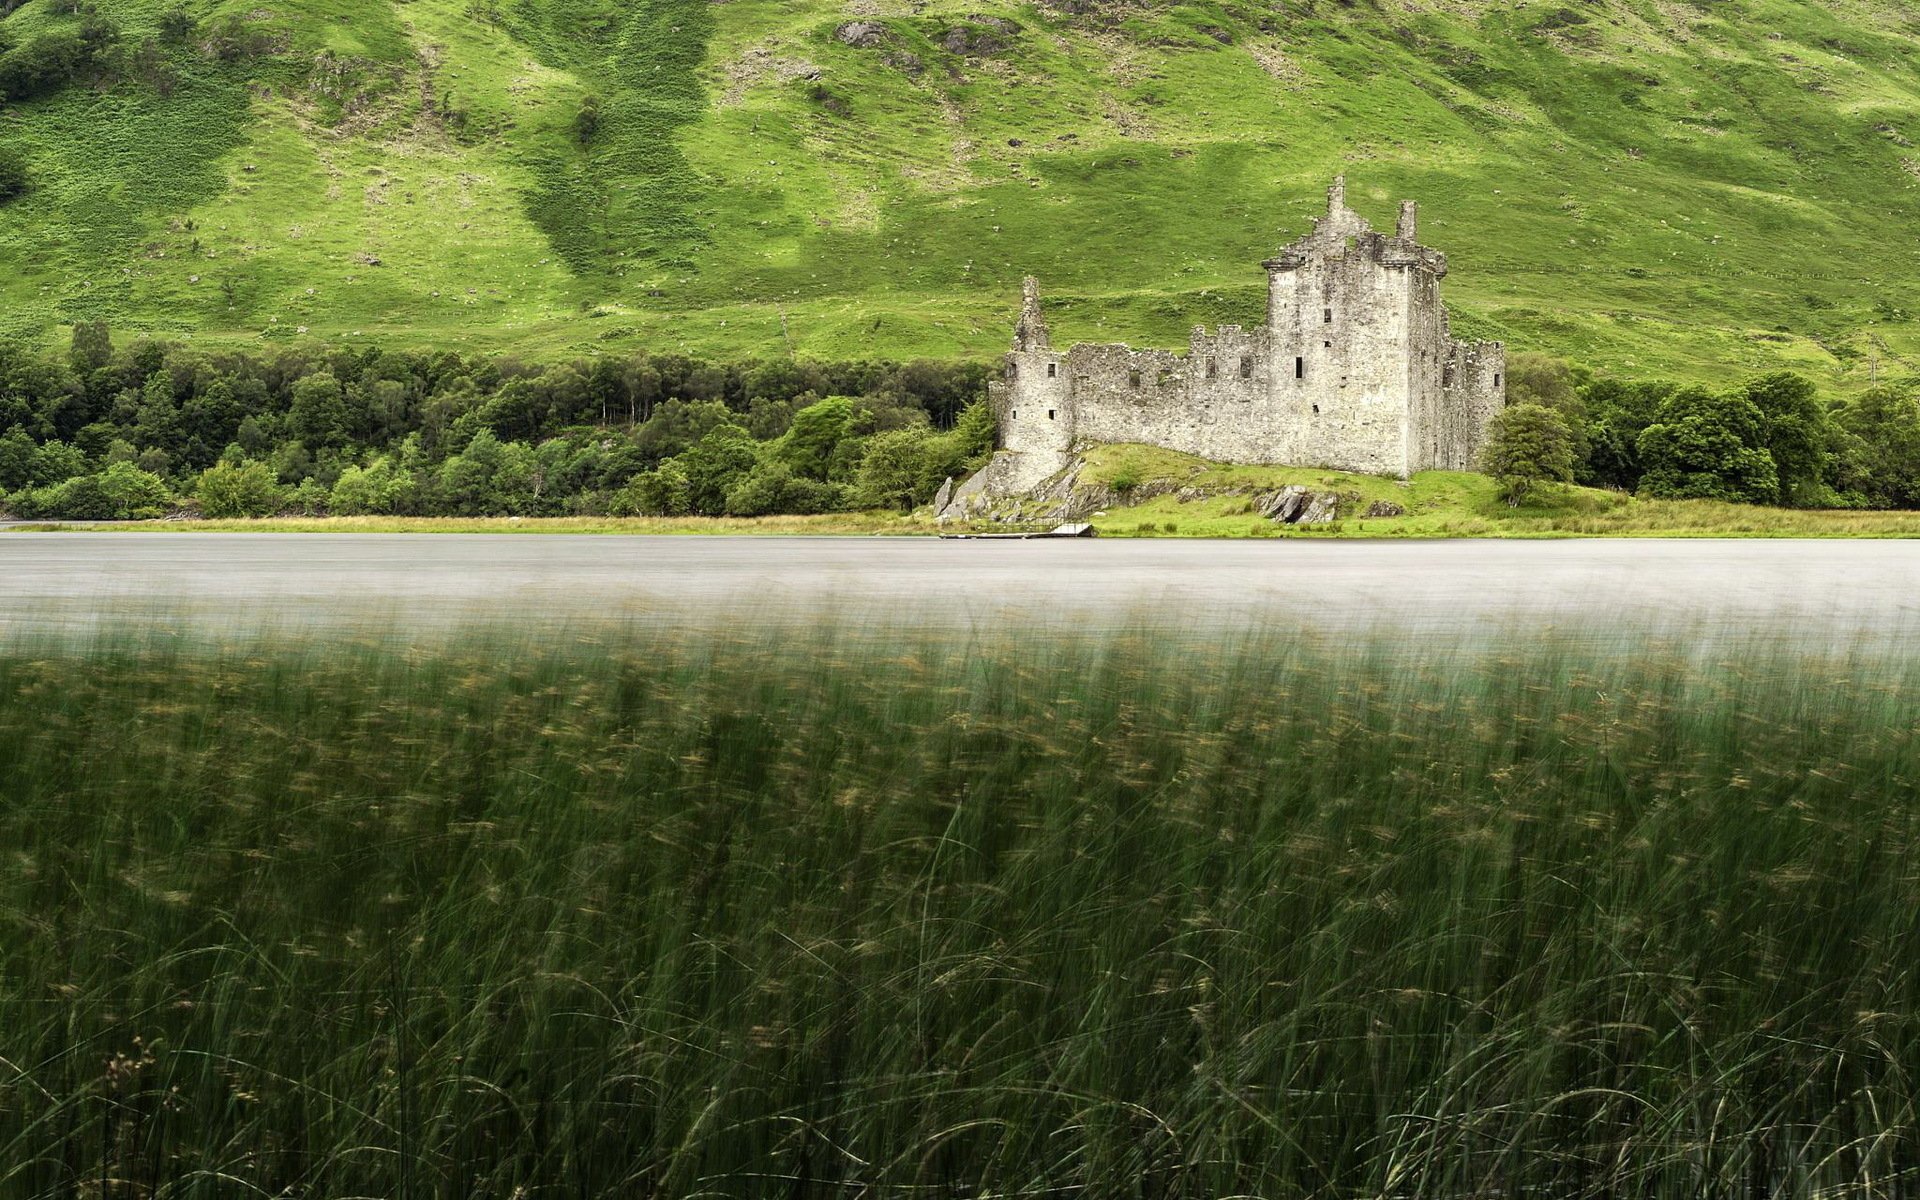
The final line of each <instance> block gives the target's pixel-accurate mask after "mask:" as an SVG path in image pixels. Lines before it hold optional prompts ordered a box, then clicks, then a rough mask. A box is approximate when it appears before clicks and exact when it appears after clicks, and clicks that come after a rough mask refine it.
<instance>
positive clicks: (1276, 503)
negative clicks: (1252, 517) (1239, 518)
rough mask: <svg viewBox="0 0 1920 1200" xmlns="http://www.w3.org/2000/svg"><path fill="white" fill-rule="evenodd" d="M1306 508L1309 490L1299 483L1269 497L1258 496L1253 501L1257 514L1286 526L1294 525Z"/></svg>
mask: <svg viewBox="0 0 1920 1200" xmlns="http://www.w3.org/2000/svg"><path fill="white" fill-rule="evenodd" d="M1306 506H1307V489H1305V488H1303V487H1301V486H1300V485H1299V484H1297V483H1296V484H1293V485H1291V486H1289V487H1283V488H1281V489H1280V490H1279V491H1277V492H1273V493H1271V494H1269V495H1265V496H1257V497H1255V498H1254V501H1253V509H1254V511H1255V512H1257V513H1259V514H1260V515H1261V516H1263V517H1266V518H1268V519H1270V520H1274V521H1280V522H1283V523H1286V524H1292V523H1293V521H1294V520H1295V519H1296V518H1298V517H1299V515H1300V512H1301V510H1302V509H1304V508H1306Z"/></svg>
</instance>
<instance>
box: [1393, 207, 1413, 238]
mask: <svg viewBox="0 0 1920 1200" xmlns="http://www.w3.org/2000/svg"><path fill="white" fill-rule="evenodd" d="M1419 212H1420V206H1419V205H1417V204H1415V203H1414V202H1413V201H1411V200H1402V201H1401V202H1400V223H1399V224H1398V225H1396V226H1394V230H1393V236H1395V237H1397V238H1399V239H1400V240H1401V241H1403V242H1417V241H1419V240H1420V228H1419V225H1420V221H1419Z"/></svg>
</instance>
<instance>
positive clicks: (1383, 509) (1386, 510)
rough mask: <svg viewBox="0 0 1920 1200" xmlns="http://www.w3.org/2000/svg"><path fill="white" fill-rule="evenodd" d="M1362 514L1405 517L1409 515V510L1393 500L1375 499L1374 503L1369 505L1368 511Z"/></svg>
mask: <svg viewBox="0 0 1920 1200" xmlns="http://www.w3.org/2000/svg"><path fill="white" fill-rule="evenodd" d="M1362 515H1364V516H1369V517H1404V516H1406V515H1407V510H1406V509H1404V508H1401V507H1400V506H1399V505H1398V504H1395V503H1394V502H1393V501H1391V500H1375V501H1374V502H1373V503H1372V504H1369V505H1367V511H1366V512H1365V513H1364V514H1362Z"/></svg>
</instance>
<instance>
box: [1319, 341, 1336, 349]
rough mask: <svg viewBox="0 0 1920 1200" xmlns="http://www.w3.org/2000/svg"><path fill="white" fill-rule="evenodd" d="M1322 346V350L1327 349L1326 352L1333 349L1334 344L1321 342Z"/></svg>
mask: <svg viewBox="0 0 1920 1200" xmlns="http://www.w3.org/2000/svg"><path fill="white" fill-rule="evenodd" d="M1320 346H1321V348H1322V349H1326V350H1331V349H1333V343H1332V342H1331V341H1326V342H1321V343H1320Z"/></svg>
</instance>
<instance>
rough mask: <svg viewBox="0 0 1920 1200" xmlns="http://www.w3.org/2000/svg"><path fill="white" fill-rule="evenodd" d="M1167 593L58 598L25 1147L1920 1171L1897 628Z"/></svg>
mask: <svg viewBox="0 0 1920 1200" xmlns="http://www.w3.org/2000/svg"><path fill="white" fill-rule="evenodd" d="M1154 645H1155V643H1154V641H1153V639H1150V638H1145V639H1141V640H1128V639H1121V640H1116V641H1111V642H1098V641H1067V642H1062V641H1052V642H1048V643H1046V644H1034V643H1021V642H1015V641H1007V642H997V643H988V644H978V643H976V644H969V645H965V646H959V645H942V644H936V643H920V644H904V645H903V644H890V645H877V644H872V643H868V642H864V641H862V640H860V639H859V638H857V637H855V636H852V635H835V634H833V633H830V632H823V633H819V634H816V635H812V636H811V638H810V640H805V641H802V642H798V643H796V642H791V641H785V642H783V641H778V640H775V639H771V638H768V639H760V638H755V637H751V636H747V637H742V638H740V639H739V640H736V641H730V642H726V641H723V642H706V643H695V642H689V641H686V640H684V639H683V640H679V641H662V642H659V643H649V642H644V641H643V642H638V643H636V642H634V641H632V640H631V636H630V635H629V637H628V638H627V639H626V640H622V641H619V642H593V643H589V642H580V643H576V644H574V645H571V646H566V647H561V648H555V649H548V650H544V651H539V652H529V651H525V650H521V649H515V648H514V647H510V646H503V645H495V644H465V645H454V646H452V647H447V648H442V649H440V650H437V651H430V652H429V651H421V650H416V651H412V652H404V653H400V652H396V653H387V652H384V651H380V650H377V649H374V648H371V647H363V648H355V647H344V648H342V647H334V648H332V649H331V650H329V651H328V652H326V653H324V654H323V653H320V652H317V651H315V652H304V651H301V650H299V649H296V648H288V647H281V648H276V649H266V648H263V647H259V646H252V645H236V646H233V647H231V648H230V649H228V650H225V651H221V652H207V653H202V654H200V655H197V656H195V655H187V654H184V653H182V652H180V651H169V650H156V649H151V648H147V647H144V646H142V645H141V644H138V643H135V642H128V643H125V644H120V645H113V644H103V645H100V646H97V647H94V648H82V649H77V650H76V649H61V648H59V647H42V648H38V649H31V650H23V649H18V648H16V650H15V651H13V652H12V653H10V654H8V655H6V656H4V657H0V844H4V845H6V846H7V847H8V848H9V849H8V870H7V871H6V872H5V873H4V874H0V1078H4V1079H5V1086H4V1089H0V1193H5V1194H8V1195H21V1196H51V1195H71V1194H76V1193H85V1194H92V1195H105V1194H114V1195H153V1194H163V1195H168V1196H182V1197H186V1196H214V1195H221V1196H226V1195H234V1194H255V1193H266V1194H307V1195H315V1196H348V1195H395V1196H420V1195H464V1196H497V1197H507V1196H558V1195H562V1194H564V1195H569V1196H573V1195H615V1194H620V1195H661V1196H686V1195H692V1194H704V1195H755V1194H769V1193H771V1192H773V1191H775V1190H778V1191H779V1192H781V1193H783V1194H788V1195H796V1196H802V1195H838V1196H854V1195H884V1196H904V1195H914V1194H920V1193H923V1192H924V1193H925V1194H929V1195H935V1194H938V1195H984V1194H989V1193H991V1194H995V1195H1039V1194H1042V1193H1043V1192H1044V1191H1046V1189H1057V1190H1056V1191H1055V1192H1053V1193H1049V1194H1097V1195H1137V1196H1225V1195H1234V1194H1259V1195H1265V1196H1281V1197H1285V1196H1307V1195H1314V1196H1341V1195H1351V1196H1362V1195H1365V1196H1379V1195H1406V1196H1413V1195H1421V1196H1447V1195H1460V1194H1465V1193H1468V1192H1472V1193H1474V1194H1487V1193H1491V1192H1496V1191H1497V1192H1498V1193H1499V1194H1503V1195H1521V1194H1538V1195H1553V1196H1556V1197H1564V1196H1600V1195H1637V1196H1675V1197H1681V1196H1684V1197H1696V1196H1701V1195H1732V1194H1745V1195H1759V1194H1799V1195H1805V1194H1813V1193H1819V1194H1824V1195H1836V1196H1837V1195H1861V1196H1865V1195H1886V1194H1892V1193H1894V1192H1898V1191H1902V1190H1910V1189H1912V1188H1913V1187H1914V1186H1915V1185H1916V1183H1920V1150H1917V1149H1916V1141H1915V1128H1914V1122H1915V1110H1914V1102H1915V1094H1914V1085H1913V1079H1912V1075H1911V1068H1912V1065H1913V1063H1914V1062H1915V1061H1916V1060H1917V1056H1920V975H1916V973H1915V972H1914V970H1913V967H1912V964H1913V963H1914V962H1916V961H1920V924H1917V923H1916V919H1915V915H1914V914H1915V913H1916V912H1920V870H1917V869H1916V866H1915V863H1916V862H1920V857H1916V852H1920V844H1917V843H1920V812H1917V811H1916V810H1915V808H1914V806H1913V804H1912V797H1911V781H1912V780H1913V779H1914V778H1916V776H1917V775H1920V744H1917V743H1916V739H1915V735H1914V732H1913V731H1914V728H1915V721H1914V717H1915V713H1914V710H1913V705H1912V702H1911V696H1912V695H1914V694H1915V693H1914V691H1913V685H1914V684H1915V683H1916V682H1920V680H1917V679H1915V678H1914V672H1913V669H1912V668H1911V666H1910V665H1908V664H1905V663H1894V662H1842V663H1807V662H1801V661H1797V660H1795V659H1793V658H1791V657H1789V656H1788V655H1786V654H1785V653H1784V652H1781V651H1778V650H1768V649H1767V648H1765V647H1758V648H1753V649H1752V650H1750V652H1747V653H1742V654H1740V655H1738V656H1734V657H1735V658H1736V661H1735V662H1734V663H1732V664H1730V665H1725V666H1716V667H1704V668H1701V667H1693V666H1688V665H1685V664H1686V663H1687V661H1688V660H1687V659H1685V657H1684V656H1680V655H1675V656H1672V657H1669V656H1666V655H1664V654H1662V653H1659V652H1656V651H1651V650H1642V651H1638V652H1636V653H1633V654H1623V655H1620V656H1614V657H1600V658H1592V659H1588V658H1582V657H1580V656H1578V655H1577V654H1574V653H1571V652H1556V651H1554V650H1553V649H1551V648H1536V649H1531V650H1527V651H1523V652H1517V653H1515V654H1513V655H1509V656H1498V657H1496V656H1487V657H1473V656H1469V655H1465V654H1461V653H1457V652H1456V653H1455V654H1452V655H1446V654H1441V653H1437V652H1436V653H1432V654H1426V655H1413V656H1411V657H1409V656H1408V655H1406V654H1404V653H1399V652H1390V651H1389V648H1385V647H1382V648H1378V649H1368V648H1365V647H1348V648H1345V649H1341V650H1334V649H1324V648H1316V647H1314V646H1312V645H1307V644H1302V643H1300V642H1298V641H1291V642H1287V643H1284V644H1282V643H1277V642H1275V643H1265V642H1260V641H1258V640H1256V641H1254V642H1251V643H1247V644H1243V645H1239V646H1234V647H1224V646H1223V647H1219V648H1216V649H1214V650H1212V651H1199V652H1196V651H1194V650H1193V648H1192V647H1190V646H1186V647H1182V648H1181V649H1180V650H1179V651H1178V652H1177V653H1176V652H1174V651H1173V650H1171V649H1161V650H1156V649H1155V648H1154ZM103 1181H104V1182H103Z"/></svg>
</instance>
